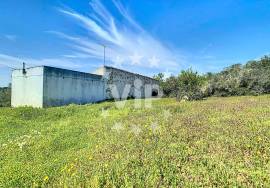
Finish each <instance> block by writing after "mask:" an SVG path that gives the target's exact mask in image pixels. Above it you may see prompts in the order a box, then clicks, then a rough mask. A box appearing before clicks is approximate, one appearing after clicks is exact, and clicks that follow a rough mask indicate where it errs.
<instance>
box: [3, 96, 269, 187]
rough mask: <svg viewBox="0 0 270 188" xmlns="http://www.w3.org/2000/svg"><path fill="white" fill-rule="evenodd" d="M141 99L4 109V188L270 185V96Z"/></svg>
mask: <svg viewBox="0 0 270 188" xmlns="http://www.w3.org/2000/svg"><path fill="white" fill-rule="evenodd" d="M133 102H134V100H130V101H128V102H127V105H126V106H125V107H124V108H122V109H118V108H116V107H115V104H114V103H113V102H104V103H100V104H93V105H84V106H76V105H70V106H67V107H59V108H48V109H33V108H17V109H11V108H1V109H0V151H1V152H0V187H31V186H32V187H113V186H114V187H132V186H135V187H176V186H177V187H191V186H204V187H208V186H212V187H216V186H222V187H228V186H242V187H246V186H269V185H270V96H269V95H265V96H260V97H231V98H210V99H208V100H205V101H195V102H176V101H175V100H174V99H162V100H158V101H154V103H153V108H150V109H148V108H134V105H133ZM102 109H107V110H109V116H108V117H103V116H102V115H101V114H102V113H101V112H102ZM164 110H167V111H165V112H170V113H171V116H165V117H164ZM115 123H118V124H117V125H118V127H119V126H120V125H123V127H122V129H116V128H117V127H116V126H115ZM135 128H136V129H135ZM153 128H154V129H153Z"/></svg>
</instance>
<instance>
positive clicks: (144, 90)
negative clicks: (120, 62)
mask: <svg viewBox="0 0 270 188" xmlns="http://www.w3.org/2000/svg"><path fill="white" fill-rule="evenodd" d="M95 73H96V74H99V75H102V76H103V77H104V80H105V81H106V82H105V87H106V98H107V99H112V98H118V99H126V98H150V97H152V95H153V92H154V91H155V92H157V94H158V93H160V91H159V87H158V81H157V80H155V79H153V78H150V77H147V76H143V75H140V74H135V73H131V72H128V71H124V70H121V69H117V68H113V67H109V66H105V67H101V68H99V69H98V70H96V71H95Z"/></svg>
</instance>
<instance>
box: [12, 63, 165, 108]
mask: <svg viewBox="0 0 270 188" xmlns="http://www.w3.org/2000/svg"><path fill="white" fill-rule="evenodd" d="M159 94H160V90H159V87H158V81H157V80H155V79H153V78H150V77H147V76H143V75H139V74H135V73H131V72H128V71H125V70H121V69H116V68H113V67H109V66H103V67H101V68H99V69H97V70H96V71H95V72H94V74H91V73H85V72H78V71H72V70H66V69H61V68H55V67H49V66H37V67H31V68H27V69H16V70H13V71H12V94H11V105H12V106H13V107H19V106H32V107H41V108H42V107H52V106H63V105H68V104H73V103H74V104H87V103H95V102H99V101H104V100H108V99H117V100H122V99H127V98H149V97H156V96H158V95H159Z"/></svg>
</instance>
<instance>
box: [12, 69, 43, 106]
mask: <svg viewBox="0 0 270 188" xmlns="http://www.w3.org/2000/svg"><path fill="white" fill-rule="evenodd" d="M11 89H12V90H11V91H12V93H11V106H13V107H19V106H33V107H42V106H43V67H35V68H30V69H26V73H25V74H23V72H22V70H13V71H12V88H11Z"/></svg>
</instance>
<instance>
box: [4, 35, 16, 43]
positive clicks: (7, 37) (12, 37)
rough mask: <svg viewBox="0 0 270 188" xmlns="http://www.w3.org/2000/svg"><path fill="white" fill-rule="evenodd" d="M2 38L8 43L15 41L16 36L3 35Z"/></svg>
mask: <svg viewBox="0 0 270 188" xmlns="http://www.w3.org/2000/svg"><path fill="white" fill-rule="evenodd" d="M4 37H5V38H6V39H8V40H10V41H13V42H14V41H16V39H17V36H16V35H4Z"/></svg>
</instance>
